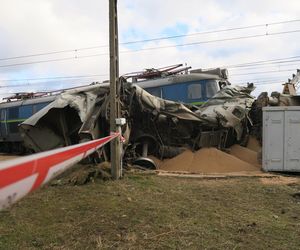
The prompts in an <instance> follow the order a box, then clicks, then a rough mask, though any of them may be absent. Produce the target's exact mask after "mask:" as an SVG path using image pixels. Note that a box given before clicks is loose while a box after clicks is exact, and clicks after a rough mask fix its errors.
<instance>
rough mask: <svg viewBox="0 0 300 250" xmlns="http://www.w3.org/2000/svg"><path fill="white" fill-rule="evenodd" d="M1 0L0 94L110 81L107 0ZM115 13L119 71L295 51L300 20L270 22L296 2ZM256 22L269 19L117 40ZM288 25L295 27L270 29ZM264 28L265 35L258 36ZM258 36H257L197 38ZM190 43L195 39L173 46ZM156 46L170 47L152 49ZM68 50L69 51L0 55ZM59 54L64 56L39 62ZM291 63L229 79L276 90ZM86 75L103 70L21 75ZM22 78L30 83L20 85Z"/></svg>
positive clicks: (236, 71)
mask: <svg viewBox="0 0 300 250" xmlns="http://www.w3.org/2000/svg"><path fill="white" fill-rule="evenodd" d="M0 3H1V8H0V38H1V39H0V81H1V82H0V86H1V88H0V97H3V96H6V95H9V93H14V92H20V91H46V90H54V89H61V88H67V87H71V86H74V85H79V84H87V83H90V82H91V81H96V80H97V81H102V80H105V79H108V73H109V67H108V66H109V61H108V59H109V58H108V56H107V54H108V47H107V46H106V45H107V44H108V0H73V1H70V0H68V1H67V0H0ZM118 12H119V40H120V43H121V44H120V52H121V53H120V73H121V74H123V73H128V72H132V71H139V70H143V69H145V68H152V67H163V66H168V65H172V64H177V63H184V64H185V63H186V64H187V65H189V66H192V67H193V68H194V69H195V68H209V67H220V66H226V65H234V64H240V63H247V62H253V61H261V60H270V59H279V58H288V57H295V56H300V47H299V41H300V32H296V31H297V30H300V22H295V21H294V22H288V23H284V24H276V25H272V23H274V22H282V21H289V20H297V19H298V18H299V19H300V16H299V13H300V1H299V0H285V1H283V0H259V1H258V0H252V1H247V0H244V1H242V0H239V1H238V0H236V1H234V0H226V1H224V0H206V1H204V0H203V1H202V0H186V1H174V0H164V1H161V0H160V1H158V0H119V1H118ZM258 24H271V25H264V26H259V27H256V28H248V29H240V30H232V31H227V32H216V33H209V34H207V33H206V34H199V35H193V36H185V37H180V38H176V39H163V40H156V41H149V42H143V43H135V44H122V43H126V42H131V41H137V40H147V39H152V38H161V37H169V36H174V35H189V34H194V33H199V32H204V31H215V30H220V29H228V28H236V27H244V26H252V25H258ZM286 31H293V32H291V33H285V34H280V35H272V34H274V33H282V32H286ZM266 33H268V34H270V35H268V36H263V35H264V34H266ZM256 35H261V36H260V37H255V38H248V39H244V38H243V39H237V40H227V41H216V42H209V43H199V42H205V41H214V40H226V39H231V38H237V37H245V36H256ZM188 43H198V44H196V45H189V46H178V47H175V45H179V44H188ZM97 46H98V47H97ZM91 47H92V48H91ZM93 47H96V48H93ZM157 47H168V48H160V49H152V48H157ZM81 48H89V49H84V50H81ZM149 48H150V50H145V49H149ZM76 49H77V52H76V51H75V50H76ZM65 50H69V52H64V53H54V54H48V55H43V56H34V57H25V58H17V59H10V60H2V59H5V58H11V57H18V56H24V55H32V54H40V53H47V52H55V51H65ZM135 50H137V51H135ZM76 57H77V58H76ZM81 57H82V58H81ZM56 59H60V60H61V61H55V62H54V61H52V62H41V61H49V60H56ZM296 59H297V58H296ZM298 59H299V60H300V57H299V58H298ZM290 61H291V62H289V63H284V64H281V65H280V64H267V65H259V66H255V67H249V68H232V69H229V73H230V75H229V76H230V81H231V82H232V83H233V84H234V83H243V82H247V81H255V82H257V81H258V82H259V83H258V85H257V89H256V91H255V94H257V93H259V92H261V91H269V92H271V91H273V90H277V91H281V90H282V86H281V84H280V82H284V81H285V80H287V79H288V78H289V77H291V75H292V73H295V72H296V69H297V68H300V65H299V62H298V61H297V60H295V59H293V60H290ZM32 62H40V63H34V64H31V63H32ZM24 63H26V64H25V65H24ZM16 64H23V65H16ZM7 65H10V66H7ZM12 65H15V66H12ZM86 75H101V76H95V77H91V78H80V79H72V80H71V79H67V80H66V79H61V80H58V79H55V80H54V79H51V80H50V79H44V80H39V81H37V80H26V81H18V80H19V79H31V78H49V77H63V76H86ZM6 80H10V81H6ZM272 82H274V83H272ZM23 84H27V86H20V85H23ZM259 84H260V85H259ZM3 86H7V87H3Z"/></svg>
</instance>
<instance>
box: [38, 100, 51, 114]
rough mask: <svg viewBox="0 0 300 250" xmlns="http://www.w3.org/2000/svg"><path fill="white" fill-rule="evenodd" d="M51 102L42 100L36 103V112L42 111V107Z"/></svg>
mask: <svg viewBox="0 0 300 250" xmlns="http://www.w3.org/2000/svg"><path fill="white" fill-rule="evenodd" d="M49 103H50V102H42V103H37V104H34V113H36V112H38V111H40V110H41V109H42V108H44V107H46V106H47V105H48V104H49Z"/></svg>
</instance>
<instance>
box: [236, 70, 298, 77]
mask: <svg viewBox="0 0 300 250" xmlns="http://www.w3.org/2000/svg"><path fill="white" fill-rule="evenodd" d="M295 70H297V69H285V70H270V71H260V72H250V73H241V74H232V75H231V76H244V75H257V74H268V73H277V72H288V71H295Z"/></svg>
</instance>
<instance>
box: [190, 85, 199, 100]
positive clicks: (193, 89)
mask: <svg viewBox="0 0 300 250" xmlns="http://www.w3.org/2000/svg"><path fill="white" fill-rule="evenodd" d="M187 92H188V93H187V94H188V99H201V98H202V91H201V84H200V83H194V84H190V85H189V86H188V91H187Z"/></svg>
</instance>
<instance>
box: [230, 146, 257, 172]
mask: <svg viewBox="0 0 300 250" xmlns="http://www.w3.org/2000/svg"><path fill="white" fill-rule="evenodd" d="M230 154H231V155H233V156H235V157H236V158H239V159H240V160H242V161H245V162H248V163H250V164H251V165H254V166H256V167H261V164H259V162H258V160H257V152H255V151H253V150H251V149H249V148H245V147H242V146H240V145H237V144H236V145H233V146H232V147H231V148H230Z"/></svg>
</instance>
